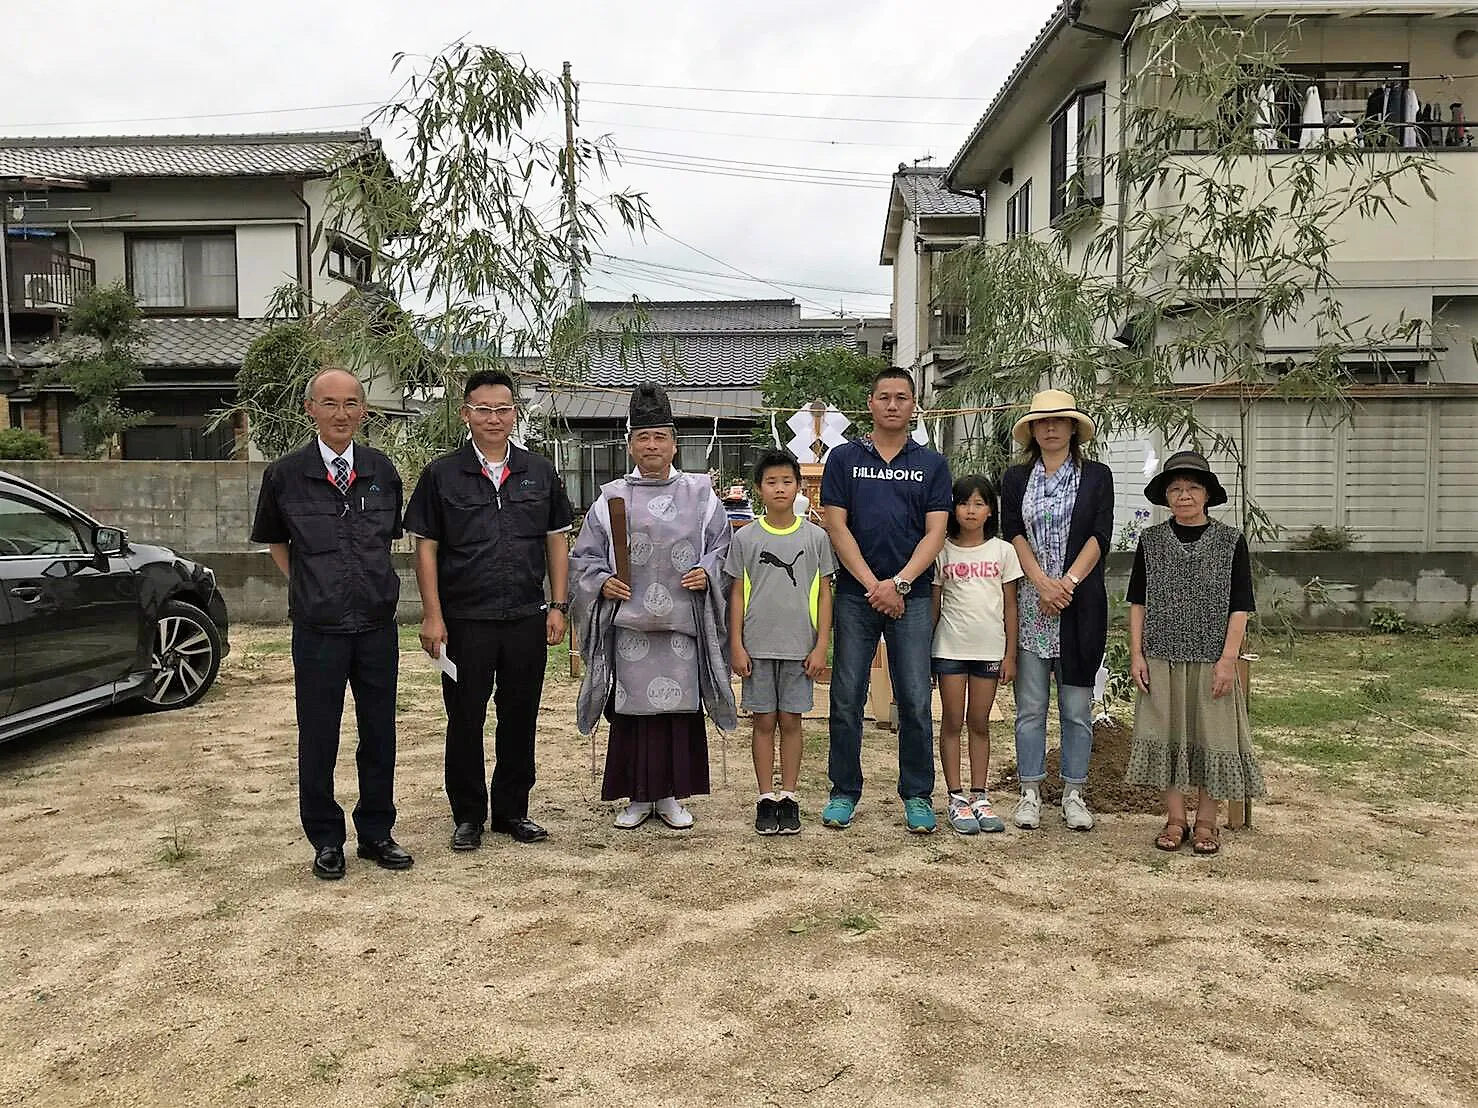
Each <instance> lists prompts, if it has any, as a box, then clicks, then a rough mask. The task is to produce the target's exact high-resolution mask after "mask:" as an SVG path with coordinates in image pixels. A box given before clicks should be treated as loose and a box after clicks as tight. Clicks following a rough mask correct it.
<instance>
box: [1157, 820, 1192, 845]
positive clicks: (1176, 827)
mask: <svg viewBox="0 0 1478 1108" xmlns="http://www.w3.org/2000/svg"><path fill="white" fill-rule="evenodd" d="M1190 837H1191V829H1190V828H1189V827H1187V826H1186V825H1185V824H1183V823H1176V822H1175V821H1174V820H1169V819H1167V820H1166V821H1165V827H1164V830H1162V831H1161V832H1160V833H1159V834H1158V835H1157V836H1155V849H1156V850H1164V851H1167V852H1168V851H1176V850H1179V849H1180V848H1181V847H1182V846H1184V845H1185V841H1186V840H1187V839H1189V838H1190Z"/></svg>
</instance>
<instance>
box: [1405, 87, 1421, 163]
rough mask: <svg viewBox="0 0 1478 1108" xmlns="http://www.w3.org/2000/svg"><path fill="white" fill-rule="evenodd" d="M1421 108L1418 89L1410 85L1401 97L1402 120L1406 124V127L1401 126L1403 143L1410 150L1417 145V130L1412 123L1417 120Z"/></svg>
mask: <svg viewBox="0 0 1478 1108" xmlns="http://www.w3.org/2000/svg"><path fill="white" fill-rule="evenodd" d="M1419 110H1420V107H1419V105H1418V103H1417V98H1416V89H1414V88H1411V87H1408V88H1407V89H1406V92H1405V94H1404V95H1403V96H1402V98H1401V121H1402V122H1403V123H1405V124H1406V126H1405V127H1403V128H1401V145H1402V146H1404V147H1405V148H1406V149H1408V150H1410V149H1412V148H1413V147H1415V146H1416V145H1417V141H1416V134H1417V131H1416V128H1415V127H1413V126H1411V124H1412V123H1414V122H1415V121H1416V114H1417V112H1418V111H1419Z"/></svg>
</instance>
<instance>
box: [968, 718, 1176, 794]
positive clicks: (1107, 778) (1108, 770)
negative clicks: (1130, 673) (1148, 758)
mask: <svg viewBox="0 0 1478 1108" xmlns="http://www.w3.org/2000/svg"><path fill="white" fill-rule="evenodd" d="M1133 738H1134V734H1133V732H1132V731H1131V730H1129V729H1128V728H1125V727H1122V726H1120V725H1119V724H1117V723H1113V722H1110V721H1105V722H1101V723H1096V724H1094V725H1093V758H1092V760H1091V761H1090V762H1089V763H1088V791H1087V799H1088V803H1089V804H1090V805H1091V806H1092V808H1093V810H1094V811H1096V812H1149V813H1157V812H1159V811H1160V810H1161V808H1160V794H1159V792H1158V791H1157V790H1155V789H1150V788H1146V787H1144V786H1143V785H1126V784H1124V771H1125V769H1127V768H1128V766H1129V749H1130V746H1131V745H1132V742H1133ZM1060 767H1061V756H1060V752H1059V751H1058V750H1057V749H1055V748H1054V749H1052V750H1049V751H1048V752H1047V780H1045V781H1043V782H1042V800H1043V801H1044V802H1045V803H1048V804H1057V803H1059V802H1060V801H1061V800H1062V781H1061V780H1060V779H1059V778H1058V773H1059V771H1060ZM991 788H992V789H1000V790H1001V791H1003V792H1017V791H1019V790H1020V789H1021V781H1020V780H1019V779H1018V778H1017V776H1016V763H1015V762H1014V761H1012V762H1008V763H1007V764H1006V765H1005V766H1004V767H1002V769H1001V776H1000V777H999V778H998V779H997V780H995V781H993V782H991Z"/></svg>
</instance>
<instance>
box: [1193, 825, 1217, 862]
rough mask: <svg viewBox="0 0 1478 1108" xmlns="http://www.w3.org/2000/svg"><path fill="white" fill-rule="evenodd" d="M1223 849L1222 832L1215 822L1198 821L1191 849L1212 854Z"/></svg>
mask: <svg viewBox="0 0 1478 1108" xmlns="http://www.w3.org/2000/svg"><path fill="white" fill-rule="evenodd" d="M1220 850H1221V833H1220V832H1219V831H1218V830H1217V829H1216V824H1214V823H1199V822H1198V823H1197V824H1196V834H1195V837H1194V838H1193V839H1192V840H1191V851H1192V852H1193V853H1196V854H1201V855H1206V856H1210V855H1212V854H1215V853H1217V852H1218V851H1220Z"/></svg>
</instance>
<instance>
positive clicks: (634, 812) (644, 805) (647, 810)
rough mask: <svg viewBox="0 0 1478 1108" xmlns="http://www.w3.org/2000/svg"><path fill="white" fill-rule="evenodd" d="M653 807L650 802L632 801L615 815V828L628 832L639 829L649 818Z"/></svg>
mask: <svg viewBox="0 0 1478 1108" xmlns="http://www.w3.org/2000/svg"><path fill="white" fill-rule="evenodd" d="M653 807H654V805H653V804H652V802H651V801H650V800H642V801H636V800H633V801H632V802H631V803H630V804H628V805H626V807H624V808H622V809H621V810H620V811H619V812H617V813H616V826H617V827H619V828H621V830H622V831H630V830H631V829H632V828H634V827H640V826H641V825H642V824H644V823H646V822H647V819H648V817H650V816H651V814H652V808H653Z"/></svg>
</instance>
